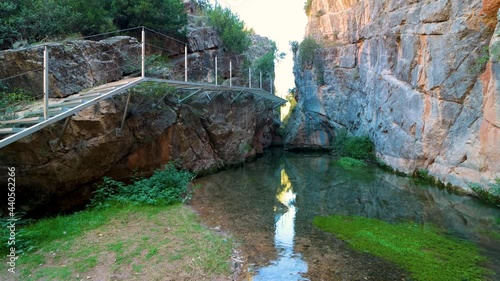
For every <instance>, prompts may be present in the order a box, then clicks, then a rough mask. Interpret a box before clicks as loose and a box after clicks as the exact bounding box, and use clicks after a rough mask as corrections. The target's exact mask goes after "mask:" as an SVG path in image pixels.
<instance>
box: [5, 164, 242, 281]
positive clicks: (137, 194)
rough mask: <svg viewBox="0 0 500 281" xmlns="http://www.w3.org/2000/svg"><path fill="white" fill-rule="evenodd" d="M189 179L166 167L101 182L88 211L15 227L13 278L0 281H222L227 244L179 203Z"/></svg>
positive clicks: (227, 270)
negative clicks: (123, 179) (145, 175)
mask: <svg viewBox="0 0 500 281" xmlns="http://www.w3.org/2000/svg"><path fill="white" fill-rule="evenodd" d="M192 178H193V175H192V174H190V173H189V172H187V171H183V170H179V169H177V168H176V167H175V166H174V165H173V164H168V165H166V166H165V167H164V169H162V170H157V171H155V173H154V174H153V175H152V176H151V177H150V178H136V179H135V180H134V182H133V183H131V184H125V183H123V182H119V181H115V180H113V179H110V178H104V180H103V183H102V184H101V185H100V186H99V187H98V189H97V190H96V192H95V193H94V195H95V196H94V198H93V199H92V203H91V205H90V206H89V208H88V209H86V210H84V211H81V212H77V213H74V214H71V215H66V216H58V217H54V218H46V219H42V220H39V221H37V222H36V223H32V224H28V225H27V226H23V227H21V228H20V229H16V231H17V234H16V241H15V242H16V244H15V247H16V251H17V253H18V257H19V258H18V259H17V261H16V268H15V271H16V273H15V274H12V273H10V272H7V270H6V272H7V274H8V276H7V275H2V276H0V280H4V279H3V278H6V279H5V280H23V281H24V280H139V279H140V280H214V279H217V280H226V279H229V277H228V276H229V275H230V274H231V266H230V258H231V255H232V249H233V243H232V241H231V240H230V239H228V238H227V237H223V236H220V235H217V234H215V233H213V232H212V231H210V230H208V229H206V228H205V227H203V226H202V225H201V224H200V222H199V221H198V218H197V215H196V214H195V212H194V211H193V210H192V209H191V208H189V207H187V206H184V205H182V204H181V203H182V202H184V201H185V200H186V199H187V198H188V197H189V188H188V187H189V185H190V180H191V179H192ZM2 231H3V233H2V234H3V235H2V238H3V239H2V242H4V243H3V244H4V245H7V241H6V240H7V238H8V236H9V233H8V229H7V228H6V227H3V228H2ZM6 251H8V250H7V247H2V250H1V252H2V254H3V256H4V257H7V252H6ZM226 277H228V278H226Z"/></svg>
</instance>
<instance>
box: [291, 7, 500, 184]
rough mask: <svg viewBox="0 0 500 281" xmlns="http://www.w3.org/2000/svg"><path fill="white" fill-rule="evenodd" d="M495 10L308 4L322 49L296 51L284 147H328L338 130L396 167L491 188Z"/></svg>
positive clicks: (496, 147)
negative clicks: (367, 143)
mask: <svg viewBox="0 0 500 281" xmlns="http://www.w3.org/2000/svg"><path fill="white" fill-rule="evenodd" d="M499 7H500V2H498V1H494V0H483V1H480V0H466V1H461V0H460V1H459V0H439V1H416V0H412V1H400V0H388V1H376V0H346V1H334V0H313V1H308V2H307V4H306V10H307V13H308V19H309V20H308V25H307V28H306V38H308V39H309V40H312V41H314V42H316V44H318V46H319V48H318V49H316V51H314V54H313V55H312V57H311V58H304V57H301V56H300V54H301V51H300V50H299V48H295V49H294V51H295V68H294V73H295V84H296V92H295V98H296V100H297V107H296V108H295V110H294V111H293V113H292V115H291V118H290V121H289V124H288V127H287V134H286V137H285V142H286V146H287V147H288V148H289V149H296V148H304V147H329V146H331V145H332V143H333V141H334V139H335V135H336V133H337V132H338V131H339V130H341V129H345V130H347V131H349V132H350V133H352V134H354V135H360V136H361V135H363V136H368V137H369V138H370V139H371V140H372V141H373V142H374V144H375V149H376V153H377V156H378V158H379V159H381V160H382V161H383V162H384V163H385V164H387V165H389V166H390V167H392V168H394V169H397V170H399V171H402V172H404V173H408V174H411V173H413V172H414V171H418V170H423V171H426V172H428V173H429V175H431V176H433V177H436V178H437V179H439V180H440V181H441V182H443V183H445V184H451V185H453V186H458V187H461V188H462V189H464V190H466V191H469V192H470V191H471V186H472V185H476V184H478V185H481V186H483V188H486V189H488V188H489V185H490V184H492V183H494V182H495V181H494V180H495V178H499V177H500V165H499V163H500V98H499V95H500V86H499V85H500V83H499V81H500V24H499V20H498V19H499V18H500V12H499ZM301 45H302V44H301ZM305 55H307V54H303V56H305Z"/></svg>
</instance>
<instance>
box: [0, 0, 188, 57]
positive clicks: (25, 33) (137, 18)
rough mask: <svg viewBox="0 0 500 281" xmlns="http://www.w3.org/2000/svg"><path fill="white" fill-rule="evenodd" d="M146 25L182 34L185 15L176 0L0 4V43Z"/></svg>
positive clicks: (39, 0) (44, 0)
mask: <svg viewBox="0 0 500 281" xmlns="http://www.w3.org/2000/svg"><path fill="white" fill-rule="evenodd" d="M142 25H143V26H147V27H149V28H152V29H155V30H158V31H160V32H163V33H169V34H172V35H179V36H183V35H184V34H185V26H186V25H187V14H186V11H185V10H184V5H183V3H182V1H179V0H138V1H129V0H18V1H13V0H8V1H2V2H1V3H0V46H1V47H2V48H9V47H11V46H13V45H14V44H15V43H16V42H21V41H26V43H33V42H37V41H40V40H45V39H47V38H50V39H54V38H62V37H66V36H68V35H70V34H82V35H91V34H97V33H100V32H105V31H112V30H115V29H116V28H119V29H125V28H131V27H136V26H142Z"/></svg>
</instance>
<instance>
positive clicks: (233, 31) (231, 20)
mask: <svg viewBox="0 0 500 281" xmlns="http://www.w3.org/2000/svg"><path fill="white" fill-rule="evenodd" d="M208 17H209V22H210V24H211V25H212V26H213V27H214V28H215V30H216V31H217V32H218V33H219V36H220V37H221V39H222V42H223V43H224V46H225V47H226V48H227V49H228V50H229V51H232V52H234V53H243V52H244V51H246V50H247V49H248V46H249V45H250V44H251V40H250V37H249V35H250V31H248V30H246V29H245V23H244V22H243V21H241V20H240V18H239V17H238V15H236V14H234V13H233V12H232V11H231V10H230V9H228V8H222V7H220V6H215V7H210V8H209V11H208Z"/></svg>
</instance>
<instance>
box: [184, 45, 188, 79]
mask: <svg viewBox="0 0 500 281" xmlns="http://www.w3.org/2000/svg"><path fill="white" fill-rule="evenodd" d="M184 81H185V82H187V81H188V45H187V44H186V45H184Z"/></svg>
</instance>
